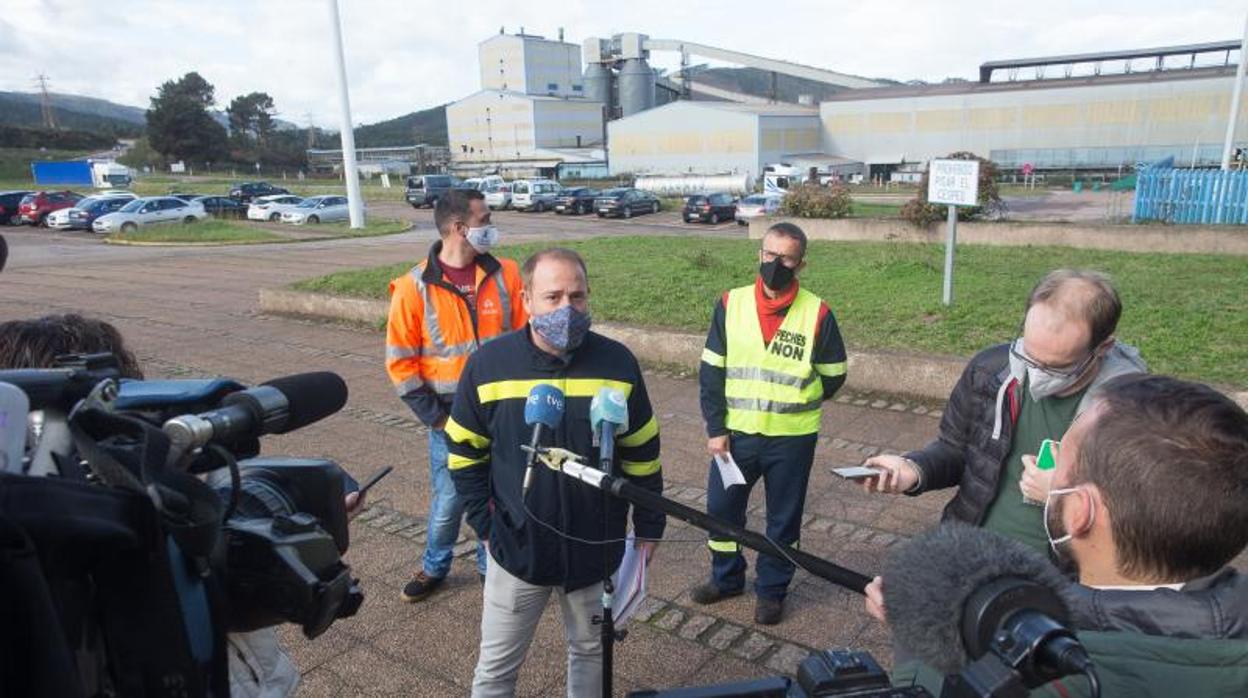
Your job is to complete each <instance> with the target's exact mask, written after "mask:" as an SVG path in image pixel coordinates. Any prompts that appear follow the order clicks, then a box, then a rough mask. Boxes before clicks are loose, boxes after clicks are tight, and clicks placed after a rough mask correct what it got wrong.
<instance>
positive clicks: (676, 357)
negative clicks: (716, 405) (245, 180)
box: [260, 288, 1248, 409]
mask: <svg viewBox="0 0 1248 698" xmlns="http://www.w3.org/2000/svg"><path fill="white" fill-rule="evenodd" d="M389 310H390V304H389V303H387V302H386V301H383V300H377V299H372V298H347V297H343V296H330V295H327V294H323V293H310V292H307V291H293V290H291V289H285V288H262V289H260V312H262V313H273V314H276V315H295V316H299V317H310V318H316V319H322V320H337V321H346V322H351V323H357V324H363V325H368V326H369V327H373V328H376V327H379V326H381V324H382V323H384V322H385V318H386V315H387V313H388V312H389ZM594 330H595V331H597V332H599V333H601V334H603V335H605V336H607V337H610V338H611V339H614V340H616V341H618V342H621V343H623V344H625V345H626V346H628V348H629V349H631V350H632V351H633V353H634V354H636V356H637V358H638V359H641V360H643V361H650V362H654V363H660V364H667V365H670V366H680V367H683V368H689V369H695V368H696V367H697V365H698V362H699V361H701V360H702V345H703V343H704V342H705V338H704V337H703V336H702V335H697V334H692V333H688V332H672V331H668V330H660V329H653V328H645V327H630V326H627V325H620V324H616V323H610V322H599V323H594ZM966 361H967V360H966V359H963V358H958V357H953V356H933V355H921V354H907V353H903V352H886V351H885V352H850V353H849V367H848V379H847V380H846V383H845V385H846V387H847V388H849V389H851V390H855V391H860V392H867V393H885V394H892V395H897V394H901V395H910V396H913V397H918V398H923V399H928V400H939V401H941V402H943V401H945V400H947V399H948V398H949V393H950V392H952V391H953V386H954V385H955V384H956V383H957V382H958V378H959V377H961V375H962V369H963V368H964V367H965V366H966ZM1219 389H1220V390H1222V392H1223V393H1224V394H1225V395H1226V396H1227V397H1229V398H1231V399H1232V400H1234V401H1235V402H1237V403H1239V405H1240V406H1241V407H1243V408H1244V409H1248V391H1239V392H1234V391H1227V390H1225V389H1222V388H1219Z"/></svg>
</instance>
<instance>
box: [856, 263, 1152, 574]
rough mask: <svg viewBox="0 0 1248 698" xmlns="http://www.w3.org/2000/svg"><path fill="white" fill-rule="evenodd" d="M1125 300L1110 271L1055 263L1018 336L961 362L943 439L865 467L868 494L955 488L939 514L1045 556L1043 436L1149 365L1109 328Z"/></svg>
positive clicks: (1047, 478) (1056, 434) (1058, 431)
mask: <svg viewBox="0 0 1248 698" xmlns="http://www.w3.org/2000/svg"><path fill="white" fill-rule="evenodd" d="M1121 313H1122V302H1121V301H1120V300H1119V298H1118V292H1117V291H1115V290H1114V287H1113V286H1112V285H1111V284H1110V281H1109V278H1108V277H1106V276H1104V275H1103V274H1099V273H1097V272H1091V271H1078V270H1071V269H1059V270H1057V271H1054V272H1051V273H1049V274H1048V275H1047V276H1045V277H1044V278H1043V279H1042V280H1041V281H1040V283H1038V284H1036V286H1035V288H1034V289H1033V290H1032V292H1031V296H1030V297H1029V298H1028V299H1027V310H1026V316H1025V319H1024V321H1023V328H1022V332H1021V335H1022V336H1021V337H1019V338H1018V339H1016V340H1014V341H1013V342H1010V343H1009V344H1001V345H997V346H995V347H991V348H989V349H986V350H984V351H982V352H980V353H979V354H978V355H977V356H975V358H973V359H971V361H970V362H969V363H968V364H967V366H966V369H965V370H964V371H963V373H962V377H961V379H959V381H958V384H957V386H956V387H955V388H954V390H953V394H952V395H950V396H949V403H948V406H947V407H946V409H945V413H944V416H943V417H942V418H941V422H940V435H939V437H938V438H937V439H936V440H935V441H933V442H931V443H930V444H928V445H927V446H925V447H923V448H921V449H919V450H917V451H913V452H911V453H908V454H906V455H904V456H892V455H881V456H875V457H873V458H869V459H867V461H866V463H864V465H866V466H868V467H872V468H876V469H878V470H880V471H881V476H880V477H873V478H867V479H865V480H864V483H865V487H866V488H867V490H868V491H878V492H888V493H892V494H908V495H918V494H921V493H923V492H927V491H929V490H935V489H943V488H945V487H957V488H958V493H957V495H956V496H955V497H954V498H953V500H952V501H950V502H949V505H948V506H947V507H945V512H944V516H943V519H944V520H950V519H953V520H957V521H962V522H965V523H969V524H972V525H976V526H983V527H985V528H989V529H992V530H994V531H997V532H998V533H1001V534H1004V535H1006V536H1009V537H1011V538H1014V539H1016V540H1019V541H1021V542H1023V543H1026V544H1028V545H1030V546H1031V547H1033V548H1035V549H1036V550H1038V551H1040V552H1042V553H1044V552H1046V551H1047V550H1048V543H1047V540H1046V539H1045V535H1044V517H1043V510H1042V508H1041V507H1040V506H1038V505H1036V503H1043V502H1044V500H1045V499H1046V497H1047V496H1048V492H1049V487H1050V482H1051V480H1052V470H1042V469H1040V468H1039V467H1037V465H1036V460H1035V455H1034V454H1038V453H1040V451H1041V445H1042V443H1043V442H1044V441H1045V440H1049V439H1051V440H1057V439H1060V438H1061V436H1062V434H1063V433H1065V431H1066V429H1067V428H1069V427H1070V424H1071V422H1072V421H1073V420H1074V418H1075V417H1076V416H1077V415H1078V414H1079V413H1081V412H1082V411H1083V410H1085V409H1087V407H1088V406H1089V405H1091V404H1092V398H1093V397H1094V395H1095V394H1096V391H1097V389H1098V388H1099V387H1100V385H1101V384H1103V383H1104V382H1105V381H1107V380H1109V379H1110V378H1113V377H1115V376H1119V375H1124V374H1128V373H1142V372H1145V371H1147V368H1146V367H1145V365H1144V362H1143V360H1141V359H1140V356H1139V352H1138V351H1136V350H1135V348H1133V347H1130V346H1128V345H1126V344H1123V343H1121V342H1118V341H1117V340H1116V339H1115V337H1114V331H1115V330H1116V328H1117V325H1118V318H1119V316H1120V315H1121Z"/></svg>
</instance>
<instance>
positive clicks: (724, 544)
mask: <svg viewBox="0 0 1248 698" xmlns="http://www.w3.org/2000/svg"><path fill="white" fill-rule="evenodd" d="M706 547H708V548H710V549H711V551H712V552H716V553H735V552H737V551H738V550H740V549H741V547H740V546H739V545H737V544H736V543H735V542H733V541H730V540H714V539H711V540H708V541H706Z"/></svg>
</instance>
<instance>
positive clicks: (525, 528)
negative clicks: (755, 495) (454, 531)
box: [446, 248, 665, 698]
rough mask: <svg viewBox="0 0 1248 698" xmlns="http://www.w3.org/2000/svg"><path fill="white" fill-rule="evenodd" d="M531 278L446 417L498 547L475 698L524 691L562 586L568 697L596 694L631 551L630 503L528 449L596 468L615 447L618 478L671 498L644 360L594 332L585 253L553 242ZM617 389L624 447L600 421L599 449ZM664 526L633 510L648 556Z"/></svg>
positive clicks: (456, 459)
mask: <svg viewBox="0 0 1248 698" xmlns="http://www.w3.org/2000/svg"><path fill="white" fill-rule="evenodd" d="M521 275H522V277H523V280H524V288H523V291H522V292H521V298H522V299H523V300H524V306H525V309H526V310H527V311H528V313H529V315H530V319H529V324H528V327H527V328H525V329H523V330H521V331H518V332H512V333H510V334H507V335H504V336H502V337H500V338H498V339H496V340H494V341H493V342H490V343H489V344H487V345H485V346H483V347H482V348H481V349H480V350H478V351H477V353H475V354H473V355H472V357H471V358H469V360H468V364H467V366H465V368H464V372H463V375H462V376H461V378H460V381H459V388H458V391H457V393H456V395H455V402H454V406H453V408H452V410H451V417H450V419H449V420H448V421H447V424H446V434H447V437H448V439H449V444H450V459H449V467H450V471H451V477H452V478H453V479H454V482H455V488H456V490H457V492H458V494H459V496H460V497H461V498H462V500H463V502H464V509H465V511H466V512H467V517H468V523H469V525H470V526H472V528H473V529H474V530H475V531H476V532H477V535H478V536H480V538H481V540H484V541H488V546H489V563H488V570H487V572H486V580H485V600H484V606H483V610H482V614H481V651H480V656H479V658H478V661H477V668H476V674H475V676H474V678H473V682H472V695H473V696H478V697H479V696H511V695H513V694H514V693H515V685H516V678H517V675H518V673H519V670H520V665H521V664H522V663H523V662H524V657H525V654H526V653H527V652H528V648H529V643H530V642H531V641H532V639H533V633H534V631H535V630H536V629H537V624H538V621H539V620H541V617H542V612H543V611H544V609H545V608H546V604H547V602H548V601H549V599H550V596H551V594H552V593H553V594H554V595H555V596H556V597H557V598H558V599H559V603H560V607H561V610H562V615H563V622H564V628H565V634H566V636H567V640H568V677H567V694H568V695H569V696H576V697H577V698H580V697H582V696H596V695H599V694H600V693H601V684H602V642H601V638H600V633H599V629H598V627H597V626H595V625H594V623H593V617H594V616H595V615H597V614H598V613H599V612H600V610H601V606H600V604H601V598H602V580H603V578H604V576H606V575H607V574H609V573H611V572H614V570H615V568H616V567H618V566H619V564H620V560H621V559H622V557H623V554H624V543H623V539H624V537H625V535H626V519H627V515H628V509H629V505H628V504H627V503H626V502H624V501H622V500H612V501H611V502H610V505H609V508H608V507H607V506H606V505H604V503H603V496H602V492H601V491H599V490H597V489H594V488H592V487H589V486H587V485H585V484H584V483H580V482H577V481H575V480H572V479H569V478H566V477H564V476H562V475H560V474H559V473H557V472H554V471H552V470H550V469H548V468H546V467H545V466H543V465H542V464H541V463H540V462H538V463H536V464H534V463H533V462H532V461H531V460H530V453H531V451H526V450H525V449H524V448H522V447H524V446H531V447H559V448H563V449H567V450H568V451H571V452H573V453H576V454H578V455H580V456H582V457H583V458H584V460H585V462H587V463H594V464H597V463H598V462H599V454H600V451H601V452H609V450H610V448H612V447H613V448H614V458H613V460H612V472H613V474H615V475H619V476H623V477H626V478H628V479H629V480H631V481H632V482H634V483H635V484H637V485H638V486H641V487H645V488H646V489H648V490H651V491H653V492H656V493H658V492H662V489H663V475H662V472H661V470H660V467H659V427H658V422H657V421H656V420H655V417H654V413H653V410H652V409H651V407H650V398H649V396H648V395H647V394H646V385H645V381H644V380H643V379H642V375H641V369H640V367H639V366H638V365H637V360H636V358H634V357H633V355H632V353H631V352H630V351H629V350H628V349H627V348H626V347H624V345H622V344H620V343H618V342H615V341H613V340H610V339H607V338H606V337H603V336H601V335H598V334H595V333H594V332H590V331H589V326H590V316H589V281H588V274H587V272H586V269H585V262H584V261H583V260H582V259H581V257H580V255H578V254H577V253H575V252H573V251H572V250H567V249H563V248H551V249H547V250H543V251H541V252H538V253H536V254H534V255H533V256H532V257H530V258H529V259H528V261H526V262H525V263H524V267H523V269H522V270H521ZM604 388H605V389H608V391H610V390H614V391H618V393H619V394H620V395H622V396H623V399H624V404H625V406H626V411H625V414H626V419H620V415H619V413H618V412H616V411H614V410H613V409H603V405H599V409H598V410H595V416H598V417H599V421H600V422H602V421H607V422H612V421H616V422H623V421H626V422H627V426H624V425H622V424H619V425H618V426H619V428H618V429H616V434H615V436H614V443H613V444H612V443H610V438H611V437H610V436H609V434H608V435H606V436H603V434H602V432H601V430H600V431H599V435H600V437H602V438H600V439H599V441H600V442H601V443H597V444H596V443H595V438H594V428H593V425H592V423H591V402H593V400H594V398H595V396H598V395H599V393H600V392H602V390H603V389H604ZM600 399H601V398H600ZM608 431H610V429H608ZM604 509H608V510H605V511H604ZM604 516H606V517H607V519H608V520H607V527H606V529H607V530H606V531H605V540H606V541H608V542H607V543H605V545H606V546H607V550H606V555H604V551H603V545H604V544H603V543H602V541H604V526H603V519H604ZM664 524H665V519H664V516H663V514H661V513H657V512H652V511H649V510H645V509H636V508H635V509H634V510H633V530H634V533H635V534H636V537H637V540H638V541H639V542H638V543H637V546H638V547H639V548H643V550H642V553H643V554H645V555H647V556H649V555H651V554H653V550H654V546H655V542H654V540H657V539H658V538H659V537H661V536H662V535H663V528H664ZM604 566H605V567H607V568H608V569H605V570H604Z"/></svg>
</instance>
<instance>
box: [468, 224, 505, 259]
mask: <svg viewBox="0 0 1248 698" xmlns="http://www.w3.org/2000/svg"><path fill="white" fill-rule="evenodd" d="M464 237H465V238H467V240H468V244H469V245H472V249H474V250H476V251H477V254H485V253H486V252H489V251H490V249H491V248H493V247H494V245H496V244H498V228H495V227H494V226H493V224H491V225H486V226H482V227H480V228H469V229H468V234H467V235H465V236H464Z"/></svg>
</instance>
